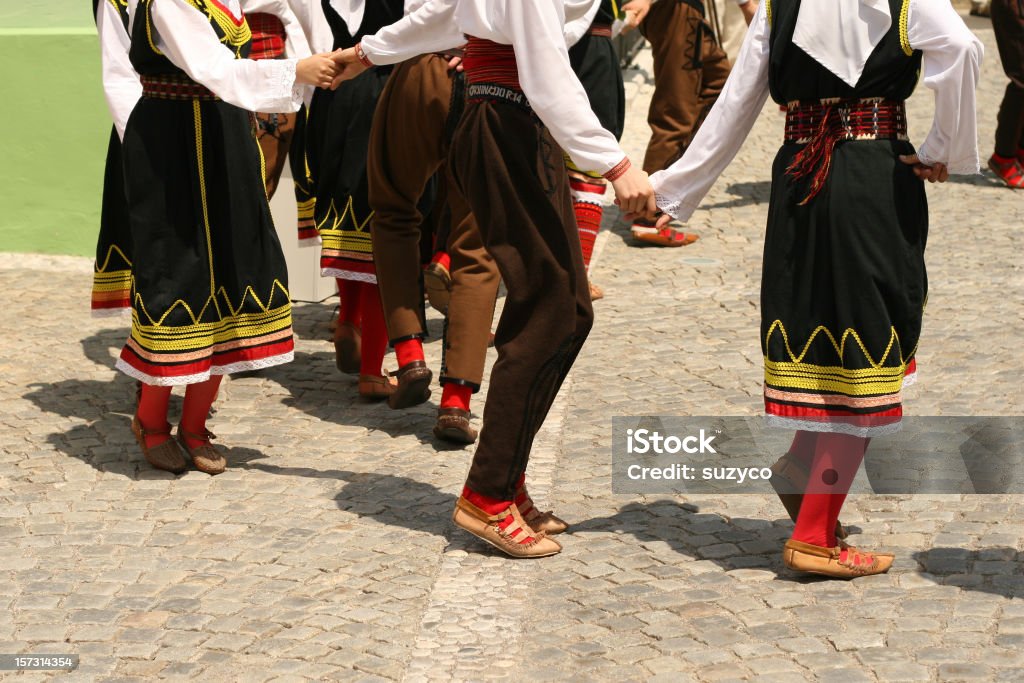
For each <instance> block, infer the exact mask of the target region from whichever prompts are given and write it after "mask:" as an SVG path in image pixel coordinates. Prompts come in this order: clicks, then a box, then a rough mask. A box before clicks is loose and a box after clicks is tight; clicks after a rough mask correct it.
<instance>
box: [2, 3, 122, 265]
mask: <svg viewBox="0 0 1024 683" xmlns="http://www.w3.org/2000/svg"><path fill="white" fill-rule="evenodd" d="M3 4H5V5H6V4H7V3H3ZM39 5H43V6H44V8H43V9H40V8H38V6H39ZM91 12H92V7H91V3H89V2H88V0H45V2H40V3H10V6H7V7H3V8H0V83H3V88H2V90H0V93H2V96H3V104H4V108H5V110H6V112H7V117H6V120H5V122H4V126H3V130H4V136H3V137H4V145H3V149H4V163H3V164H0V251H26V252H43V253H54V254H79V255H92V254H93V252H94V250H95V244H96V232H97V230H98V226H99V215H100V197H101V190H102V185H103V165H104V162H105V159H106V151H107V141H108V140H109V135H110V126H111V122H110V115H109V114H108V113H107V108H106V104H105V102H104V100H103V89H102V84H101V78H100V65H99V46H98V44H97V41H96V36H95V34H94V33H92V32H90V31H88V30H87V29H89V28H90V27H91V26H92V14H91ZM24 28H28V29H51V30H54V29H56V30H59V29H62V28H72V29H78V31H77V35H31V34H25V35H19V33H20V29H24ZM83 29H86V30H83Z"/></svg>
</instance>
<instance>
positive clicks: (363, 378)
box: [359, 375, 398, 401]
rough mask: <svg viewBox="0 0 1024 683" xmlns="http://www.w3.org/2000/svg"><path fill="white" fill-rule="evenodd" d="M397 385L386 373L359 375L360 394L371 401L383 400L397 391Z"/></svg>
mask: <svg viewBox="0 0 1024 683" xmlns="http://www.w3.org/2000/svg"><path fill="white" fill-rule="evenodd" d="M397 386H398V385H397V384H395V382H394V381H393V380H392V379H391V378H390V377H386V376H384V375H359V395H360V396H362V397H363V398H365V399H368V400H370V401H383V400H384V399H386V398H388V397H390V396H391V395H392V394H393V393H395V389H396V388H397Z"/></svg>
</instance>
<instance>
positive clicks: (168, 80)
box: [139, 74, 220, 100]
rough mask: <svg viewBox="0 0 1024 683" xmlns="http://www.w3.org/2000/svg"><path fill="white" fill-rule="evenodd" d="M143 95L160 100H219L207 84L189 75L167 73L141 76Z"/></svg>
mask: <svg viewBox="0 0 1024 683" xmlns="http://www.w3.org/2000/svg"><path fill="white" fill-rule="evenodd" d="M139 80H140V81H142V96H143V97H153V98H156V99H159V100H218V99H220V98H219V97H217V96H216V95H214V94H213V93H212V92H211V91H210V90H209V89H207V88H206V87H205V86H202V85H200V84H198V83H196V82H195V81H193V80H192V79H191V78H189V77H188V76H180V75H177V74H166V75H162V76H140V77H139Z"/></svg>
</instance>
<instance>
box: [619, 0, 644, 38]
mask: <svg viewBox="0 0 1024 683" xmlns="http://www.w3.org/2000/svg"><path fill="white" fill-rule="evenodd" d="M622 11H623V12H625V14H626V19H625V22H624V25H623V27H622V32H623V33H629V32H630V31H632V30H633V29H635V28H636V27H637V26H639V25H640V22H642V21H643V20H644V19H645V18H646V17H647V13H648V12H650V11H651V0H631V1H630V2H627V3H626V4H625V5H623V6H622Z"/></svg>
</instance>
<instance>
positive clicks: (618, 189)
mask: <svg viewBox="0 0 1024 683" xmlns="http://www.w3.org/2000/svg"><path fill="white" fill-rule="evenodd" d="M612 187H613V188H615V203H616V204H618V205H619V210H621V211H622V212H623V213H624V214H639V213H645V212H649V213H654V212H655V211H656V210H657V207H656V206H655V204H654V188H653V187H651V181H650V180H648V179H647V174H646V173H644V172H643V171H641V170H640V169H638V168H637V167H635V166H630V167H629V168H628V169H627V170H626V172H625V173H623V174H622V175H621V176H619V177H618V178H617V179H616V180H613V181H612Z"/></svg>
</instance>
